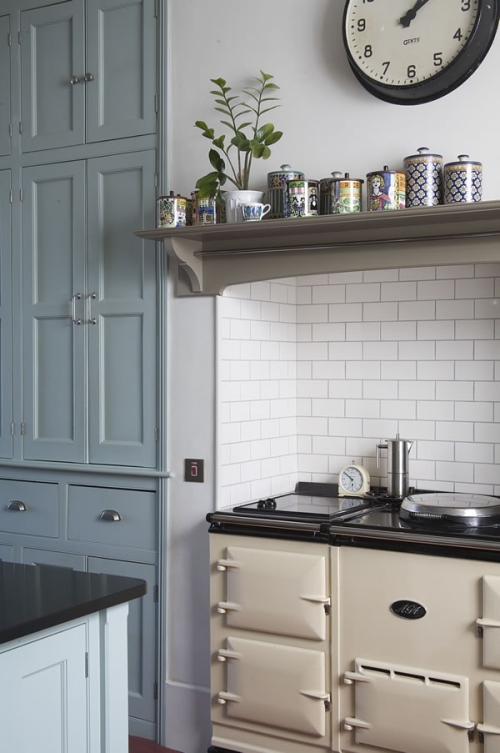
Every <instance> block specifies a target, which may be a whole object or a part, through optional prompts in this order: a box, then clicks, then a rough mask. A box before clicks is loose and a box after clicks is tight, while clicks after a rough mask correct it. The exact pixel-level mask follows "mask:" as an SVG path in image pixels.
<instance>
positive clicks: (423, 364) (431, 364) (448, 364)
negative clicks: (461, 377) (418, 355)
mask: <svg viewBox="0 0 500 753" xmlns="http://www.w3.org/2000/svg"><path fill="white" fill-rule="evenodd" d="M454 374H455V364H454V362H453V361H419V362H418V364H417V379H418V380H420V379H422V380H423V379H435V380H436V381H437V380H438V379H453V378H454Z"/></svg>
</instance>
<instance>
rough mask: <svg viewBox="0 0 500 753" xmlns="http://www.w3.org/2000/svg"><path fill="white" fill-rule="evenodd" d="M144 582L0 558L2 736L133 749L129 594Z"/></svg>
mask: <svg viewBox="0 0 500 753" xmlns="http://www.w3.org/2000/svg"><path fill="white" fill-rule="evenodd" d="M145 593H146V586H145V583H144V581H142V580H139V579H136V578H124V577H121V576H114V575H106V574H96V573H84V572H77V571H75V570H71V569H70V568H62V567H53V566H47V565H21V564H17V563H10V562H0V677H1V678H2V682H1V683H0V730H1V733H0V740H1V747H2V749H4V750H15V751H16V753H28V751H29V752H30V753H33V752H36V751H49V750H50V751H51V753H58V752H59V751H61V753H62V751H63V750H70V751H71V753H80V752H81V753H89V752H91V751H95V752H96V753H127V751H128V704H127V689H128V681H127V614H128V602H129V601H131V600H132V599H136V598H139V597H141V596H143V595H144V594H145Z"/></svg>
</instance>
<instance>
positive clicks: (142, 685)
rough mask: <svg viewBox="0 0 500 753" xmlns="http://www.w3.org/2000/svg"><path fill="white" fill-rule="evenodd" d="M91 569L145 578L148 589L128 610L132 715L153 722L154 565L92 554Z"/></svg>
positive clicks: (89, 563) (154, 662) (130, 709)
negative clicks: (93, 555) (109, 558)
mask: <svg viewBox="0 0 500 753" xmlns="http://www.w3.org/2000/svg"><path fill="white" fill-rule="evenodd" d="M88 571H89V572H91V573H106V574H112V575H125V576H129V577H131V578H142V579H143V580H145V581H146V583H147V593H146V594H145V596H142V597H141V598H140V599H134V601H131V602H129V614H128V681H129V717H130V718H131V725H133V719H134V718H136V719H141V720H145V721H148V722H154V721H155V718H156V710H155V700H154V695H155V693H154V688H155V681H156V672H155V667H156V639H155V635H156V627H155V603H154V592H155V584H156V578H155V566H154V565H142V564H137V563H135V562H121V561H118V560H108V559H102V558H99V557H89V559H88Z"/></svg>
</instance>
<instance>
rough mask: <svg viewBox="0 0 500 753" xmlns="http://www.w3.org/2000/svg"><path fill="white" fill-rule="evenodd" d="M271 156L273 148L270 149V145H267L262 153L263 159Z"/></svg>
mask: <svg viewBox="0 0 500 753" xmlns="http://www.w3.org/2000/svg"><path fill="white" fill-rule="evenodd" d="M270 156H271V150H270V149H269V147H268V146H265V147H264V151H263V153H262V154H261V158H262V159H269V157H270Z"/></svg>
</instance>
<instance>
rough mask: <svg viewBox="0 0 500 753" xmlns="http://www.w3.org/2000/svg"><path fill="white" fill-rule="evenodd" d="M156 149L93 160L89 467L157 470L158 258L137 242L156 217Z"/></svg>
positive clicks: (90, 170)
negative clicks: (138, 229)
mask: <svg viewBox="0 0 500 753" xmlns="http://www.w3.org/2000/svg"><path fill="white" fill-rule="evenodd" d="M154 172H155V152H154V150H151V151H146V152H138V153H136V154H124V155H116V156H112V157H103V158H98V159H92V160H89V164H88V294H89V298H88V300H87V303H88V307H87V310H88V313H89V322H90V323H89V325H88V326H87V327H86V330H87V331H88V337H89V344H88V345H89V374H88V378H89V401H88V403H89V443H90V450H89V458H90V462H91V463H101V464H113V465H129V466H150V467H152V466H154V465H155V464H156V434H155V429H156V365H155V364H156V278H155V252H154V250H152V249H151V248H150V247H148V245H146V242H145V241H143V240H141V239H140V238H137V236H135V235H134V230H137V228H140V227H148V226H149V225H148V222H149V223H151V222H152V221H153V217H152V215H153V214H154V205H155V199H154V190H155V189H154Z"/></svg>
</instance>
